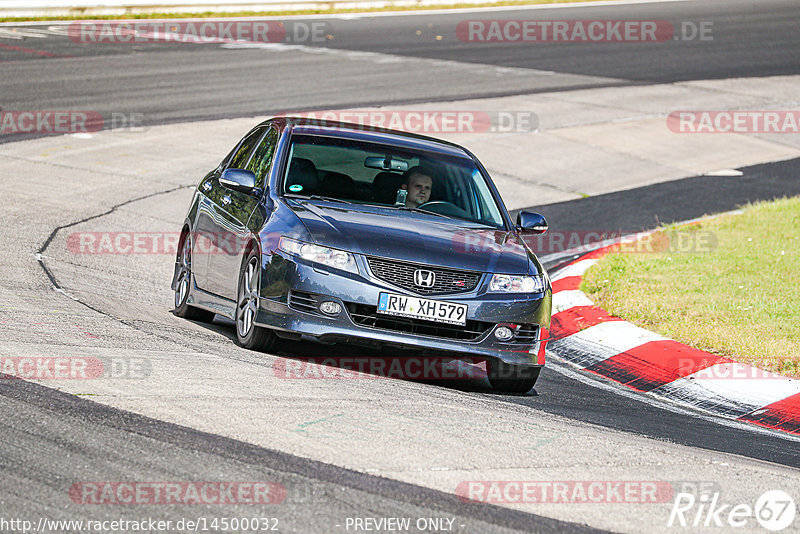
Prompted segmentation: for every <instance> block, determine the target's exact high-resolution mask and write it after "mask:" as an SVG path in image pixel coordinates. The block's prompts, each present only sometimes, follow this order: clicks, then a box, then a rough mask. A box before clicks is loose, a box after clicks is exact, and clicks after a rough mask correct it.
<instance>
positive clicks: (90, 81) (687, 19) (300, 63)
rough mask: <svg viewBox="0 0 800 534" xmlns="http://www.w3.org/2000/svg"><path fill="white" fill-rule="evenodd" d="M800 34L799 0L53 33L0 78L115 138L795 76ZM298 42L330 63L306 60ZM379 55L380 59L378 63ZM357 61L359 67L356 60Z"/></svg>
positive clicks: (26, 44)
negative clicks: (281, 31) (275, 37)
mask: <svg viewBox="0 0 800 534" xmlns="http://www.w3.org/2000/svg"><path fill="white" fill-rule="evenodd" d="M471 19H501V20H508V19H518V20H564V19H580V20H594V19H601V20H663V21H667V22H669V23H671V24H672V25H673V26H674V27H676V28H681V27H682V25H683V24H684V23H691V24H696V25H699V24H700V23H702V22H706V23H708V22H711V23H713V24H712V26H711V30H712V33H711V36H712V37H713V40H710V41H709V40H699V38H698V39H694V40H688V41H686V40H671V41H666V42H656V43H640V42H624V43H591V44H589V43H513V42H511V43H496V42H492V43H480V42H464V41H462V40H460V39H459V37H458V35H457V32H456V29H457V27H458V24H459V22H462V21H465V20H471ZM312 23H317V24H323V26H322V28H323V29H324V34H325V35H326V36H328V35H329V36H331V39H327V38H325V39H323V40H322V42H317V41H316V40H314V39H310V38H307V39H303V40H300V41H299V42H292V36H293V35H295V34H297V36H298V37H303V36H304V35H305V33H304V30H295V29H294V28H295V26H298V25H304V28H306V29H308V28H310V27H311V26H310V24H312ZM798 24H800V9H798V7H797V3H796V2H793V1H792V0H761V1H759V2H752V1H750V0H724V1H691V0H690V1H679V2H667V3H651V4H633V5H627V6H626V5H622V6H606V7H580V8H571V7H565V8H561V9H557V10H552V9H551V10H535V9H534V10H503V11H489V12H485V13H481V14H479V15H476V14H475V13H471V12H470V13H464V12H460V13H454V14H439V13H437V14H422V15H399V16H391V17H386V16H363V17H361V18H345V19H342V18H339V17H331V18H327V17H323V18H313V19H312V18H308V19H304V18H299V19H292V20H287V21H286V29H287V32H288V33H287V35H288V37H287V38H286V39H287V41H285V42H284V43H285V46H282V47H280V48H278V49H275V48H272V49H268V50H263V49H259V48H254V49H252V50H249V49H238V50H231V49H226V48H221V47H220V46H219V45H192V44H181V43H173V42H170V43H166V42H160V41H156V42H149V43H113V44H112V43H108V42H103V43H94V44H93V43H81V42H73V41H72V40H71V39H70V38H69V37H67V36H66V35H58V34H51V35H48V36H47V37H46V38H25V39H22V40H0V45H2V46H0V62H2V63H0V65H2V67H0V68H2V70H3V72H4V73H6V74H7V75H5V76H3V77H2V78H0V95H2V102H0V107H2V109H4V110H17V109H19V110H28V109H42V110H54V109H78V110H91V111H96V112H98V113H100V114H102V115H103V117H105V118H106V124H105V126H106V127H108V126H109V117H110V116H111V114H112V113H123V114H131V113H140V114H142V116H143V125H144V126H148V125H155V124H163V123H169V122H184V121H191V120H201V119H213V118H227V117H240V116H253V115H267V114H270V113H277V112H281V111H287V110H290V111H291V110H306V109H332V108H337V107H355V106H361V107H363V106H367V105H387V104H401V103H415V102H434V101H442V100H461V99H469V98H481V97H494V96H505V95H513V94H528V93H534V92H540V91H554V90H569V89H576V88H589V87H611V86H624V85H637V84H652V83H668V82H676V81H684V80H697V79H715V78H736V77H740V76H773V75H784V74H797V73H800V55H798V54H797V50H798V49H800V33H799V32H797V27H798ZM13 27H15V26H14V25H10V26H8V28H13ZM17 27H18V28H19V29H26V28H28V29H30V28H33V29H40V30H43V29H46V28H48V25H47V24H41V25H34V26H25V27H21V26H17ZM65 27H66V26H62V27H61V28H62V30H63V28H65ZM62 33H63V31H62ZM678 33H679V35H680V31H679V32H678ZM437 37H438V38H439V39H438V40H437ZM78 40H80V39H78ZM292 45H300V46H303V47H311V48H313V49H316V50H318V51H321V52H325V53H318V54H309V53H301V52H298V51H296V50H293V49H292ZM375 52H377V53H379V55H378V56H376V57H375V58H374V62H371V63H370V62H369V54H371V53H375ZM387 54H388V55H390V58H393V59H392V61H389V62H387V57H386V55H387ZM355 58H360V60H361V61H360V62H358V63H354V62H353V61H349V60H352V59H355ZM123 61H124V65H125V68H124V69H122V70H121V69H119V65H120V64H121V62H123ZM443 62H444V63H443ZM17 138H19V137H17ZM2 140H3V139H2V137H0V141H2Z"/></svg>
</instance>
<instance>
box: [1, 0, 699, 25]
mask: <svg viewBox="0 0 800 534" xmlns="http://www.w3.org/2000/svg"><path fill="white" fill-rule="evenodd" d="M454 1H455V0H454ZM688 1H690V0H609V1H604V2H570V3H566V4H536V5H530V6H491V7H464V8H458V9H421V10H419V11H375V12H369V11H364V12H361V13H342V14H327V15H326V14H320V15H286V16H271V17H216V18H198V17H187V18H181V19H178V18H176V19H146V20H147V22H190V21H207V20H220V19H224V20H229V21H231V22H234V21H240V20H243V21H248V20H293V19H340V20H345V17H348V18H357V17H365V18H366V17H408V16H425V15H447V14H451V13H452V14H460V13H484V12H492V11H538V10H542V9H564V8H570V9H579V8H585V7H606V6H609V7H613V6H632V5H637V4H661V3H664V4H666V3H671V2H688ZM123 4H124V2H123ZM20 9H30V8H20ZM89 18H91V17H89ZM120 20H125V21H126V22H130V21H131V19H120ZM142 20H145V19H142ZM44 22H45V23H47V24H52V25H58V26H67V25H69V24H72V23H74V22H75V21H70V20H63V21H62V20H52V21H50V20H49V21H44ZM108 22H114V21H112V20H109V21H108ZM42 24H43V21H28V22H0V26H41V25H42Z"/></svg>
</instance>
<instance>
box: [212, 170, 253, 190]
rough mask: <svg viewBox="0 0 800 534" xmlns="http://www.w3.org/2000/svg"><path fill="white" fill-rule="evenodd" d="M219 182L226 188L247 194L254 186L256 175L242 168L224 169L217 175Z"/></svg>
mask: <svg viewBox="0 0 800 534" xmlns="http://www.w3.org/2000/svg"><path fill="white" fill-rule="evenodd" d="M219 183H221V184H222V185H224V186H225V187H227V188H228V189H233V190H234V191H239V192H240V193H246V194H248V195H249V194H251V193H252V192H253V190H254V189H255V187H256V175H255V174H253V173H252V172H251V171H246V170H244V169H225V171H224V172H223V173H222V176H220V177H219Z"/></svg>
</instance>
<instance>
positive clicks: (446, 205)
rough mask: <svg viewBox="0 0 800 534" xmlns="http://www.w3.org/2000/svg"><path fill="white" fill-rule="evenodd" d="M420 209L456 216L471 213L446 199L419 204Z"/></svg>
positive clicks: (467, 215) (466, 215)
mask: <svg viewBox="0 0 800 534" xmlns="http://www.w3.org/2000/svg"><path fill="white" fill-rule="evenodd" d="M417 209H418V210H425V211H430V212H431V213H438V214H440V215H453V216H455V217H467V218H468V217H469V213H467V212H466V211H464V210H462V209H461V208H459V207H458V206H456V205H455V204H453V203H452V202H447V201H446V200H433V201H431V202H426V203H424V204H420V205H419V206H417Z"/></svg>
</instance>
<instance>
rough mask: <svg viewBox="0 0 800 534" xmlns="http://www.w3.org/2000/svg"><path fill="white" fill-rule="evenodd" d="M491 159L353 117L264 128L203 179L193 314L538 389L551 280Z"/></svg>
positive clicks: (191, 216) (186, 292) (245, 333)
mask: <svg viewBox="0 0 800 534" xmlns="http://www.w3.org/2000/svg"><path fill="white" fill-rule="evenodd" d="M546 229H547V223H546V222H545V220H544V218H543V217H542V216H541V215H538V214H535V213H527V212H522V213H520V214H519V216H518V217H517V220H516V224H515V223H514V221H512V220H511V218H510V216H509V214H508V211H507V210H506V208H505V206H504V205H503V202H502V200H501V199H500V195H499V194H498V192H497V189H496V188H495V186H494V184H493V183H492V181H491V179H490V178H489V175H488V173H487V172H486V169H484V167H483V166H482V165H481V163H480V162H479V161H478V160H477V159H476V158H475V157H474V156H473V155H472V154H471V153H470V152H469V151H467V150H466V149H465V148H463V147H461V146H458V145H456V144H453V143H449V142H446V141H441V140H437V139H433V138H429V137H424V136H420V135H412V134H407V133H402V132H397V131H391V130H378V129H374V128H369V127H364V126H358V125H353V124H346V123H334V124H332V123H324V122H319V121H313V120H308V119H293V118H275V119H271V120H268V121H266V122H264V123H262V124H260V125H258V126H256V127H255V128H254V129H253V130H252V131H251V132H249V133H248V134H247V135H246V136H245V137H244V138H243V139H242V140H241V141H240V142H239V143H238V144H237V145H236V146H235V147H234V149H233V150H232V151H231V152H230V154H228V156H226V157H225V159H223V160H222V162H221V163H220V164H219V166H218V167H217V168H216V169H214V170H213V171H211V172H210V173H209V174H208V175H207V176H206V177H205V178H203V180H202V181H201V182H200V184H199V185H198V187H197V191H196V193H195V195H194V198H193V200H192V203H191V206H190V208H189V212H188V214H187V215H186V220H185V222H184V224H183V229H182V232H181V240H180V246H179V249H178V250H179V252H178V256H177V259H176V262H175V274H174V277H173V281H172V288H173V289H174V290H175V309H176V313H177V314H178V315H179V316H181V317H186V318H189V319H196V320H211V319H212V318H213V317H214V314H215V313H216V314H220V315H223V316H225V317H229V318H230V319H232V320H234V321H235V322H236V335H237V339H238V341H239V343H240V344H241V345H242V346H244V347H247V348H251V349H258V350H271V349H274V348H275V345H276V343H278V342H279V341H280V340H281V339H287V338H288V339H311V340H316V341H319V342H322V343H343V342H344V343H352V344H363V345H368V346H371V347H378V348H385V347H389V348H399V349H414V350H416V351H418V353H420V354H426V355H431V354H435V355H449V356H452V357H454V358H466V357H469V358H479V359H483V360H485V361H486V362H487V363H486V370H487V373H488V378H489V381H490V382H491V384H492V385H493V386H494V387H495V388H497V389H501V390H506V391H515V392H525V391H528V390H529V389H530V388H531V387H533V385H534V383H535V382H536V379H537V378H538V376H539V372H540V370H541V368H542V366H543V365H544V346H545V342H546V339H547V336H548V328H549V324H550V313H551V294H552V290H551V286H550V280H549V279H548V276H547V273H546V272H545V270H544V269H543V268H542V266H541V264H540V262H539V260H538V259H537V258H536V256H535V255H534V254H533V253H532V252H531V250H530V248H529V247H528V246H527V245H526V244H525V241H524V239H523V237H524V236H525V235H526V234H539V233H542V232H544V231H546Z"/></svg>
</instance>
